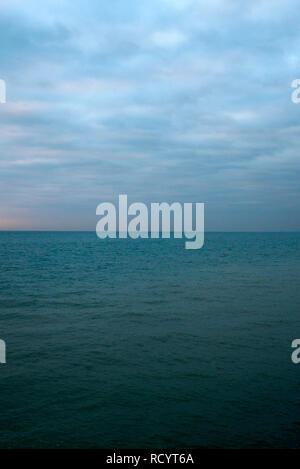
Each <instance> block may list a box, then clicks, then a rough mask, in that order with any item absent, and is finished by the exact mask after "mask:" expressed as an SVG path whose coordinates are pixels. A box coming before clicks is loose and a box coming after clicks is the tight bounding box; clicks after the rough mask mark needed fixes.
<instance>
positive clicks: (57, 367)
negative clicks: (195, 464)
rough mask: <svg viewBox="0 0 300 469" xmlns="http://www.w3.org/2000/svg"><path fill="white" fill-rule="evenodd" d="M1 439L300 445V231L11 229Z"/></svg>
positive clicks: (0, 256)
mask: <svg viewBox="0 0 300 469" xmlns="http://www.w3.org/2000/svg"><path fill="white" fill-rule="evenodd" d="M0 292H1V293H0V294H1V297H0V305H1V308H0V338H1V339H3V340H5V341H6V344H7V364H6V365H0V382H1V393H0V405H1V410H0V447H1V448H8V447H20V448H26V447H36V448H39V447H41V448H45V447H47V448H56V447H58V448H80V447H81V448H89V447H98V448H101V447H103V448H105V447H106V448H108V447H116V448H138V447H152V448H155V447H168V448H175V447H180V448H187V447H189V448H192V447H199V448H202V447H203V448H204V447H210V448H214V447H222V448H224V447H225V448H230V447H236V448H245V447H265V448H269V447H273V448H274V447H276V448H278V447H280V448H287V447H290V448H299V447H300V364H299V365H294V364H293V363H292V361H291V352H292V349H291V342H292V340H293V339H295V338H300V234H299V233H298V234H297V233H285V234H282V233H281V234H276V233H269V234H266V233H265V234H263V233H260V234H259V233H252V234H250V233H249V234H246V233H240V234H238V233H227V234H225V233H208V234H206V239H205V246H204V248H203V249H201V250H199V251H187V250H185V249H184V240H174V239H171V240H100V239H98V238H97V237H96V234H95V233H45V232H44V233H37V232H36V233H22V232H10V233H9V232H0Z"/></svg>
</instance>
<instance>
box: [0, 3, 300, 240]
mask: <svg viewBox="0 0 300 469" xmlns="http://www.w3.org/2000/svg"><path fill="white" fill-rule="evenodd" d="M299 11H300V5H299V2H298V1H296V0H287V1H283V0H281V1H278V0H275V1H273V2H270V1H265V0H259V1H258V0H253V1H241V0H238V1H237V0H207V1H200V0H151V1H146V0H127V1H124V0H123V1H122V0H105V1H99V0H85V1H82V0H73V1H70V0H68V1H65V0H51V1H50V0H45V1H43V2H41V1H40V0H39V1H37V0H27V1H26V2H25V1H20V0H10V1H6V0H0V43H1V62H0V79H3V80H5V82H6V90H7V97H6V101H7V102H6V103H5V104H0V141H1V152H0V189H1V204H0V230H54V231H55V230H75V231H76V230H91V231H92V230H95V227H96V223H97V219H98V218H97V217H96V207H97V205H98V204H99V203H101V202H106V201H107V202H114V203H117V199H118V196H119V194H128V200H129V203H133V202H144V203H146V204H150V203H151V202H168V203H172V202H181V203H184V202H194V203H195V202H204V203H205V231H299V230H300V217H299V213H300V197H299V195H300V194H299V192H300V190H299V179H300V155H299V151H300V150H299V149H300V125H299V124H300V104H299V105H297V104H294V103H292V101H291V93H292V91H293V89H292V88H291V82H292V81H293V80H294V79H296V78H300V54H299V46H300V28H299V24H298V23H299V14H298V13H299Z"/></svg>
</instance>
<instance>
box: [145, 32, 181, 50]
mask: <svg viewBox="0 0 300 469" xmlns="http://www.w3.org/2000/svg"><path fill="white" fill-rule="evenodd" d="M151 39H152V41H153V42H154V44H155V45H156V46H159V47H167V48H168V47H176V46H178V45H179V44H182V43H183V42H185V41H186V37H185V36H184V34H182V33H181V32H180V31H176V30H173V31H172V30H170V31H157V32H155V33H154V34H153V35H152V36H151Z"/></svg>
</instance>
